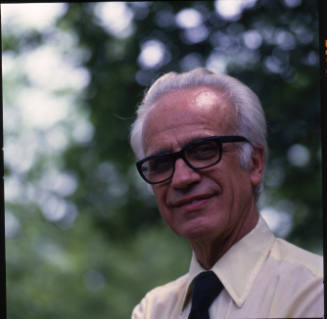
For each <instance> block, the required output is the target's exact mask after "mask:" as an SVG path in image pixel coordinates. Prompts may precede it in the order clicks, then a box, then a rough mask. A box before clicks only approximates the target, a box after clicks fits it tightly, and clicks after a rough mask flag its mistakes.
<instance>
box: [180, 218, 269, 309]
mask: <svg viewBox="0 0 327 319" xmlns="http://www.w3.org/2000/svg"><path fill="white" fill-rule="evenodd" d="M274 239H275V237H274V235H273V233H272V232H271V231H270V229H269V228H268V226H267V224H266V222H265V221H264V219H263V218H262V217H261V216H260V217H259V221H258V223H257V225H256V226H255V228H254V229H252V231H251V232H249V233H248V234H247V235H245V236H244V237H243V238H242V239H241V240H239V241H238V242H236V243H235V244H234V245H233V246H232V247H231V248H230V249H229V250H228V251H227V252H226V253H225V254H224V255H223V256H222V257H221V258H220V259H219V260H218V261H217V262H216V263H215V264H214V265H213V267H212V268H211V270H212V271H213V272H214V273H215V274H216V275H217V277H218V278H219V279H220V281H221V282H222V284H223V285H224V288H225V289H226V290H227V292H228V294H229V295H230V297H231V298H232V299H233V301H234V302H235V303H236V305H237V306H238V307H241V306H242V305H243V303H244V302H245V300H246V298H247V296H248V294H249V292H250V289H251V287H252V284H253V282H254V280H255V278H256V276H257V274H258V272H259V270H260V269H261V267H262V265H263V263H264V260H265V259H266V256H267V255H268V253H269V251H270V249H271V247H272V244H273V241H274ZM202 271H206V269H204V268H203V267H202V266H201V265H200V264H199V262H198V261H197V259H196V257H195V254H194V252H193V255H192V260H191V265H190V269H189V273H188V279H187V283H186V289H185V292H184V296H183V301H184V302H183V308H182V311H183V310H184V308H185V307H186V306H187V304H188V302H189V301H190V299H191V292H192V285H193V283H192V282H193V279H194V278H195V277H196V276H197V275H198V274H199V273H200V272H202Z"/></svg>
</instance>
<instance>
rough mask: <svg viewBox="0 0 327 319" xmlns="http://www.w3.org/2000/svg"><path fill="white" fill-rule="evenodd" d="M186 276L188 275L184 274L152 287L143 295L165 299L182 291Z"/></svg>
mask: <svg viewBox="0 0 327 319" xmlns="http://www.w3.org/2000/svg"><path fill="white" fill-rule="evenodd" d="M187 276H188V275H187V274H185V275H183V276H181V277H178V278H177V279H175V280H173V281H170V282H168V283H166V284H164V285H160V286H157V287H155V288H153V289H152V290H150V291H149V292H148V293H147V294H146V295H145V298H151V299H166V298H167V297H169V298H170V297H171V296H172V295H176V294H180V293H182V292H183V291H184V289H185V287H186V282H187Z"/></svg>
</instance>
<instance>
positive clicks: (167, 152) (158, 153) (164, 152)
mask: <svg viewBox="0 0 327 319" xmlns="http://www.w3.org/2000/svg"><path fill="white" fill-rule="evenodd" d="M213 136H215V135H210V136H202V137H201V136H198V137H196V138H192V139H191V140H189V141H188V142H186V143H185V144H184V145H183V146H182V147H181V148H180V150H178V151H166V150H164V148H162V150H160V149H159V150H158V151H156V152H154V153H151V154H150V155H148V156H146V157H145V158H148V157H151V156H164V155H169V154H173V153H177V152H179V151H181V150H182V149H183V148H184V147H186V146H188V145H189V144H191V143H193V142H196V141H197V140H201V139H204V138H207V137H213Z"/></svg>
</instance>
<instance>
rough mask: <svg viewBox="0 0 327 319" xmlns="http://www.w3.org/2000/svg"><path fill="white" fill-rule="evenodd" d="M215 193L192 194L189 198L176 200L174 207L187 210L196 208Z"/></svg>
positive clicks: (203, 204)
mask: <svg viewBox="0 0 327 319" xmlns="http://www.w3.org/2000/svg"><path fill="white" fill-rule="evenodd" d="M215 195H216V194H205V195H200V196H192V197H189V198H184V199H182V200H179V201H177V202H176V203H175V204H174V207H177V208H182V209H184V210H187V211H193V210H198V209H200V208H202V207H203V206H205V205H206V204H207V202H208V201H209V200H210V199H211V198H212V197H213V196H215Z"/></svg>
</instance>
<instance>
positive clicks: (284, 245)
mask: <svg viewBox="0 0 327 319" xmlns="http://www.w3.org/2000/svg"><path fill="white" fill-rule="evenodd" d="M271 257H272V258H274V259H275V260H277V261H279V262H285V263H288V264H289V265H290V266H292V268H298V269H299V268H302V269H304V270H306V271H309V272H310V273H311V274H312V276H314V277H316V278H317V277H318V278H322V277H323V257H322V256H320V255H317V254H314V253H312V252H310V251H307V250H305V249H303V248H301V247H298V246H296V245H294V244H292V243H290V242H288V241H286V240H284V239H280V238H278V239H276V241H275V243H274V245H273V248H272V250H271Z"/></svg>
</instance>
